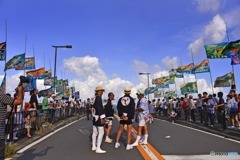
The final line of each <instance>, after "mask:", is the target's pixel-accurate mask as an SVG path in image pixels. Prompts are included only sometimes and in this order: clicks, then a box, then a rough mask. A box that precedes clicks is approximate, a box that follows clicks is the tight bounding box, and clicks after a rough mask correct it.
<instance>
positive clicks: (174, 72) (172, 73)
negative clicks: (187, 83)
mask: <svg viewBox="0 0 240 160" xmlns="http://www.w3.org/2000/svg"><path fill="white" fill-rule="evenodd" d="M169 77H171V78H172V77H174V78H183V74H182V73H180V72H178V70H177V69H171V70H170V71H169Z"/></svg>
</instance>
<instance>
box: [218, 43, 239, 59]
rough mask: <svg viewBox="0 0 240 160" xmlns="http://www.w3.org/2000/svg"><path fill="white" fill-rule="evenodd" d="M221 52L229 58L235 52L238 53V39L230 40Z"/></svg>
mask: <svg viewBox="0 0 240 160" xmlns="http://www.w3.org/2000/svg"><path fill="white" fill-rule="evenodd" d="M222 54H225V55H227V57H229V58H231V57H232V56H234V55H236V54H240V40H237V41H232V42H230V43H228V44H227V45H226V46H225V47H224V49H223V51H222Z"/></svg>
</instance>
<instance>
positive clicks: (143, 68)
mask: <svg viewBox="0 0 240 160" xmlns="http://www.w3.org/2000/svg"><path fill="white" fill-rule="evenodd" d="M132 67H133V69H134V70H135V71H136V72H138V73H140V72H149V66H148V64H147V63H145V62H143V61H139V60H133V63H132Z"/></svg>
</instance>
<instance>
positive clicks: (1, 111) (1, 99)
mask: <svg viewBox="0 0 240 160" xmlns="http://www.w3.org/2000/svg"><path fill="white" fill-rule="evenodd" d="M23 96H24V92H23V86H22V84H21V83H20V84H19V85H18V87H17V96H16V98H12V97H11V96H8V95H5V94H2V93H0V160H4V158H5V134H4V133H5V118H6V114H7V109H6V106H7V105H11V106H12V107H13V106H17V105H20V104H22V101H23Z"/></svg>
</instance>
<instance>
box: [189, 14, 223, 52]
mask: <svg viewBox="0 0 240 160" xmlns="http://www.w3.org/2000/svg"><path fill="white" fill-rule="evenodd" d="M225 36H226V24H225V22H224V20H223V18H222V17H221V16H220V15H216V16H214V17H213V19H212V21H211V22H209V24H208V25H206V26H205V28H204V31H203V36H201V37H199V38H198V39H196V40H195V41H193V42H192V43H191V44H190V45H189V46H188V49H189V52H192V53H193V54H195V55H197V54H200V53H201V51H203V49H204V41H205V43H206V44H211V43H219V42H222V40H223V39H224V38H225Z"/></svg>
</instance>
